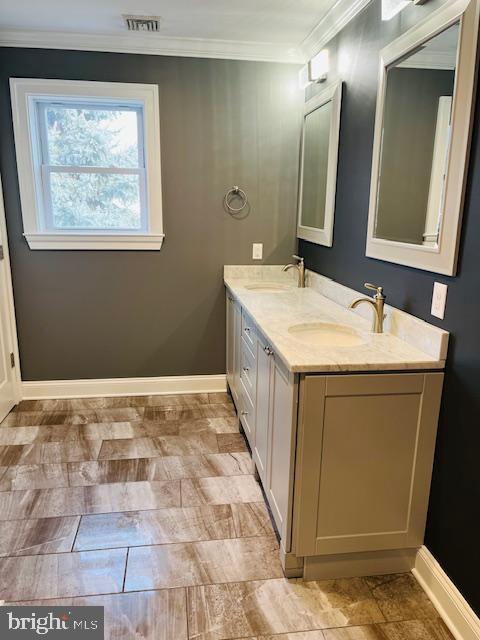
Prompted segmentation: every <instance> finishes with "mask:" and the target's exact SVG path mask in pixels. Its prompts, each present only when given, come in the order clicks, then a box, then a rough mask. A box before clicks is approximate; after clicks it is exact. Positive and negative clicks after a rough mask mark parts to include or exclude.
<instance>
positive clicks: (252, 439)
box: [227, 295, 443, 580]
mask: <svg viewBox="0 0 480 640" xmlns="http://www.w3.org/2000/svg"><path fill="white" fill-rule="evenodd" d="M227 309H229V311H228V312H227V321H228V322H229V325H228V331H227V335H228V344H227V368H228V382H229V385H230V389H231V391H232V396H233V398H234V401H235V405H236V408H237V411H238V414H239V417H240V421H241V424H242V426H243V430H244V432H245V435H246V437H247V439H248V442H249V444H250V448H251V451H252V457H253V460H254V463H255V466H256V469H257V472H258V475H259V477H260V480H261V483H262V485H263V489H264V492H265V496H266V498H267V501H268V504H269V506H270V510H271V513H272V515H273V519H274V521H275V525H276V528H277V530H278V533H279V536H280V539H281V540H280V556H281V561H282V564H283V567H284V571H285V574H286V575H287V576H288V577H293V576H300V575H303V577H304V578H305V579H312V580H315V579H322V578H335V577H345V576H352V575H368V574H375V573H394V572H397V571H408V570H409V569H411V568H412V566H413V563H414V559H415V553H416V551H417V549H418V548H419V547H421V545H422V544H423V536H424V531H425V522H426V515H427V508H428V498H429V490H430V479H431V472H432V465H433V456H434V451H435V438H436V431H437V422H438V414H439V410H440V400H441V394H442V384H443V373H442V372H438V371H437V372H435V371H424V372H419V373H417V372H409V371H405V372H403V373H395V372H394V373H388V372H368V373H365V372H362V371H359V372H355V373H348V372H346V373H338V374H337V373H332V374H322V373H315V372H313V373H292V372H291V371H290V370H289V369H288V367H287V366H286V365H285V363H284V362H283V360H282V359H281V358H280V357H279V355H278V354H276V353H275V349H274V347H273V346H272V345H271V344H270V343H269V341H268V340H267V339H266V338H265V336H264V334H263V333H262V328H261V327H259V326H257V325H256V324H255V322H254V321H253V320H252V318H251V317H250V316H249V314H248V312H247V311H246V310H245V309H244V308H242V307H241V306H240V305H239V304H238V302H236V301H235V300H234V299H233V298H232V297H231V296H230V295H228V299H227ZM236 363H238V364H236ZM237 371H238V374H237Z"/></svg>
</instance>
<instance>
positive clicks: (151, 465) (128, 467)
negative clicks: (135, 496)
mask: <svg viewBox="0 0 480 640" xmlns="http://www.w3.org/2000/svg"><path fill="white" fill-rule="evenodd" d="M67 468H68V477H69V482H70V485H71V486H72V487H86V486H89V485H95V484H106V483H113V482H141V481H145V480H168V479H169V478H168V475H167V473H166V472H165V469H164V465H163V460H162V458H132V459H130V460H98V461H97V460H94V461H89V462H72V463H69V464H68V465H67ZM0 482H1V481H0Z"/></svg>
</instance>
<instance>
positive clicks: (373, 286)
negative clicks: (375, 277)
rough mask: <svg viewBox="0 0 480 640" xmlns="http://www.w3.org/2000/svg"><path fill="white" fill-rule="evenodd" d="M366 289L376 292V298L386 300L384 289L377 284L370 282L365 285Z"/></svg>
mask: <svg viewBox="0 0 480 640" xmlns="http://www.w3.org/2000/svg"><path fill="white" fill-rule="evenodd" d="M364 286H365V289H370V291H375V298H385V296H384V295H383V287H378V286H377V285H376V284H370V282H366V283H365V285H364Z"/></svg>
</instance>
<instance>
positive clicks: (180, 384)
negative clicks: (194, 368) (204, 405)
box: [22, 374, 227, 400]
mask: <svg viewBox="0 0 480 640" xmlns="http://www.w3.org/2000/svg"><path fill="white" fill-rule="evenodd" d="M226 390H227V381H226V376H225V374H219V375H213V376H165V377H161V378H101V379H99V380H45V381H39V382H22V397H23V399H24V400H47V399H50V398H95V397H97V398H101V397H108V396H147V395H165V394H176V393H215V392H221V391H226Z"/></svg>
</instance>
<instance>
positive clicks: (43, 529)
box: [0, 516, 80, 557]
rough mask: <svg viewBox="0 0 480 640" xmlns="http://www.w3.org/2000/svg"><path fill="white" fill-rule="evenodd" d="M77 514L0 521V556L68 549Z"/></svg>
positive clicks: (59, 551) (73, 538) (74, 529)
mask: <svg viewBox="0 0 480 640" xmlns="http://www.w3.org/2000/svg"><path fill="white" fill-rule="evenodd" d="M79 522H80V517H79V516H73V517H68V518H41V519H38V520H10V521H8V522H0V556H2V557H4V556H26V555H29V556H30V555H36V554H39V553H61V552H65V551H71V549H72V546H73V541H74V540H75V534H76V532H77V528H78V524H79Z"/></svg>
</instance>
